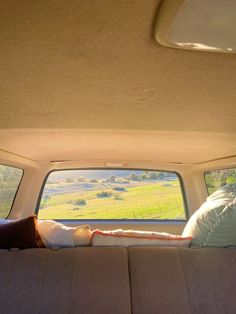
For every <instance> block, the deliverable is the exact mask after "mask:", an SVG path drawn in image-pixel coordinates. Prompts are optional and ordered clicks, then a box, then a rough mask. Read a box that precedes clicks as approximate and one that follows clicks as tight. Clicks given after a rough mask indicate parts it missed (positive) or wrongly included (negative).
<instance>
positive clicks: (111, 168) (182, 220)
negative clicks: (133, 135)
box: [35, 167, 190, 223]
mask: <svg viewBox="0 0 236 314" xmlns="http://www.w3.org/2000/svg"><path fill="white" fill-rule="evenodd" d="M73 170H130V171H132V170H133V171H156V172H168V173H174V174H176V176H177V177H178V179H179V184H180V191H181V193H182V198H183V209H184V214H185V219H66V218H65V219H52V220H55V221H58V222H62V221H64V222H76V221H81V222H84V223H86V222H87V223H89V222H95V223H96V222H97V223H104V222H105V223H106V222H111V223H116V222H117V223H119V222H122V223H125V222H127V223H129V222H133V223H135V222H137V223H138V222H142V223H161V222H164V223H168V222H169V223H186V222H187V221H188V219H189V217H190V216H189V206H188V202H187V197H186V192H185V187H184V181H183V178H182V176H181V175H180V173H178V172H177V171H171V170H158V169H153V168H119V167H118V168H113V167H85V168H62V169H53V170H51V171H49V172H48V173H47V175H46V176H45V178H44V180H43V183H42V185H41V188H40V192H39V194H38V199H37V202H36V206H35V215H36V216H37V217H38V213H39V209H40V204H41V199H42V196H43V191H44V188H45V185H46V183H47V180H48V177H49V176H50V174H51V173H53V172H57V171H73Z"/></svg>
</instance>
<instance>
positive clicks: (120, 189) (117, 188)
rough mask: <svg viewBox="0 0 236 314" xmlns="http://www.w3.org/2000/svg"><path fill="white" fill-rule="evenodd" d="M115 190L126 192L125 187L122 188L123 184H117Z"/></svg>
mask: <svg viewBox="0 0 236 314" xmlns="http://www.w3.org/2000/svg"><path fill="white" fill-rule="evenodd" d="M113 190H114V191H119V192H125V188H122V187H121V186H117V187H115V188H113Z"/></svg>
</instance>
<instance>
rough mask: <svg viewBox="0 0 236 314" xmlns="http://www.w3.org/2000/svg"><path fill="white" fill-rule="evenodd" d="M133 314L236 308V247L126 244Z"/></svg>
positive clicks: (195, 312)
mask: <svg viewBox="0 0 236 314" xmlns="http://www.w3.org/2000/svg"><path fill="white" fill-rule="evenodd" d="M128 256H129V269H130V285H131V300H132V313H133V314H147V313H148V314H177V313H181V314H190V313H191V314H200V313H206V314H216V313H217V314H227V313H228V314H233V313H236V300H235V291H236V250H235V249H234V248H195V249H193V248H160V247H159V248H158V247H155V248H154V247H149V248H147V247H146V248H141V247H139V248H128Z"/></svg>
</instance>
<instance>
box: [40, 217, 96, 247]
mask: <svg viewBox="0 0 236 314" xmlns="http://www.w3.org/2000/svg"><path fill="white" fill-rule="evenodd" d="M37 223H38V231H39V234H40V236H41V238H42V241H43V243H44V244H45V246H46V247H48V248H61V247H75V246H90V245H91V236H92V231H91V230H90V227H89V225H82V226H78V227H67V226H65V225H63V224H61V223H58V222H56V221H54V220H37Z"/></svg>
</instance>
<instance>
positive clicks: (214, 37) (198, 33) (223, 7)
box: [155, 0, 236, 52]
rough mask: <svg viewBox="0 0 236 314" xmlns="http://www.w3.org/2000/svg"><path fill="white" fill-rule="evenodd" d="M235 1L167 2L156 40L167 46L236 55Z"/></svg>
mask: <svg viewBox="0 0 236 314" xmlns="http://www.w3.org/2000/svg"><path fill="white" fill-rule="evenodd" d="M235 32H236V0H227V1H225V0H182V1H180V0H177V1H173V0H166V1H164V3H163V6H162V8H161V10H160V15H159V16H158V19H157V24H156V29H155V37H156V39H157V41H158V42H160V43H161V44H163V45H165V46H169V47H177V48H184V49H196V50H207V51H220V52H236V36H235Z"/></svg>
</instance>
